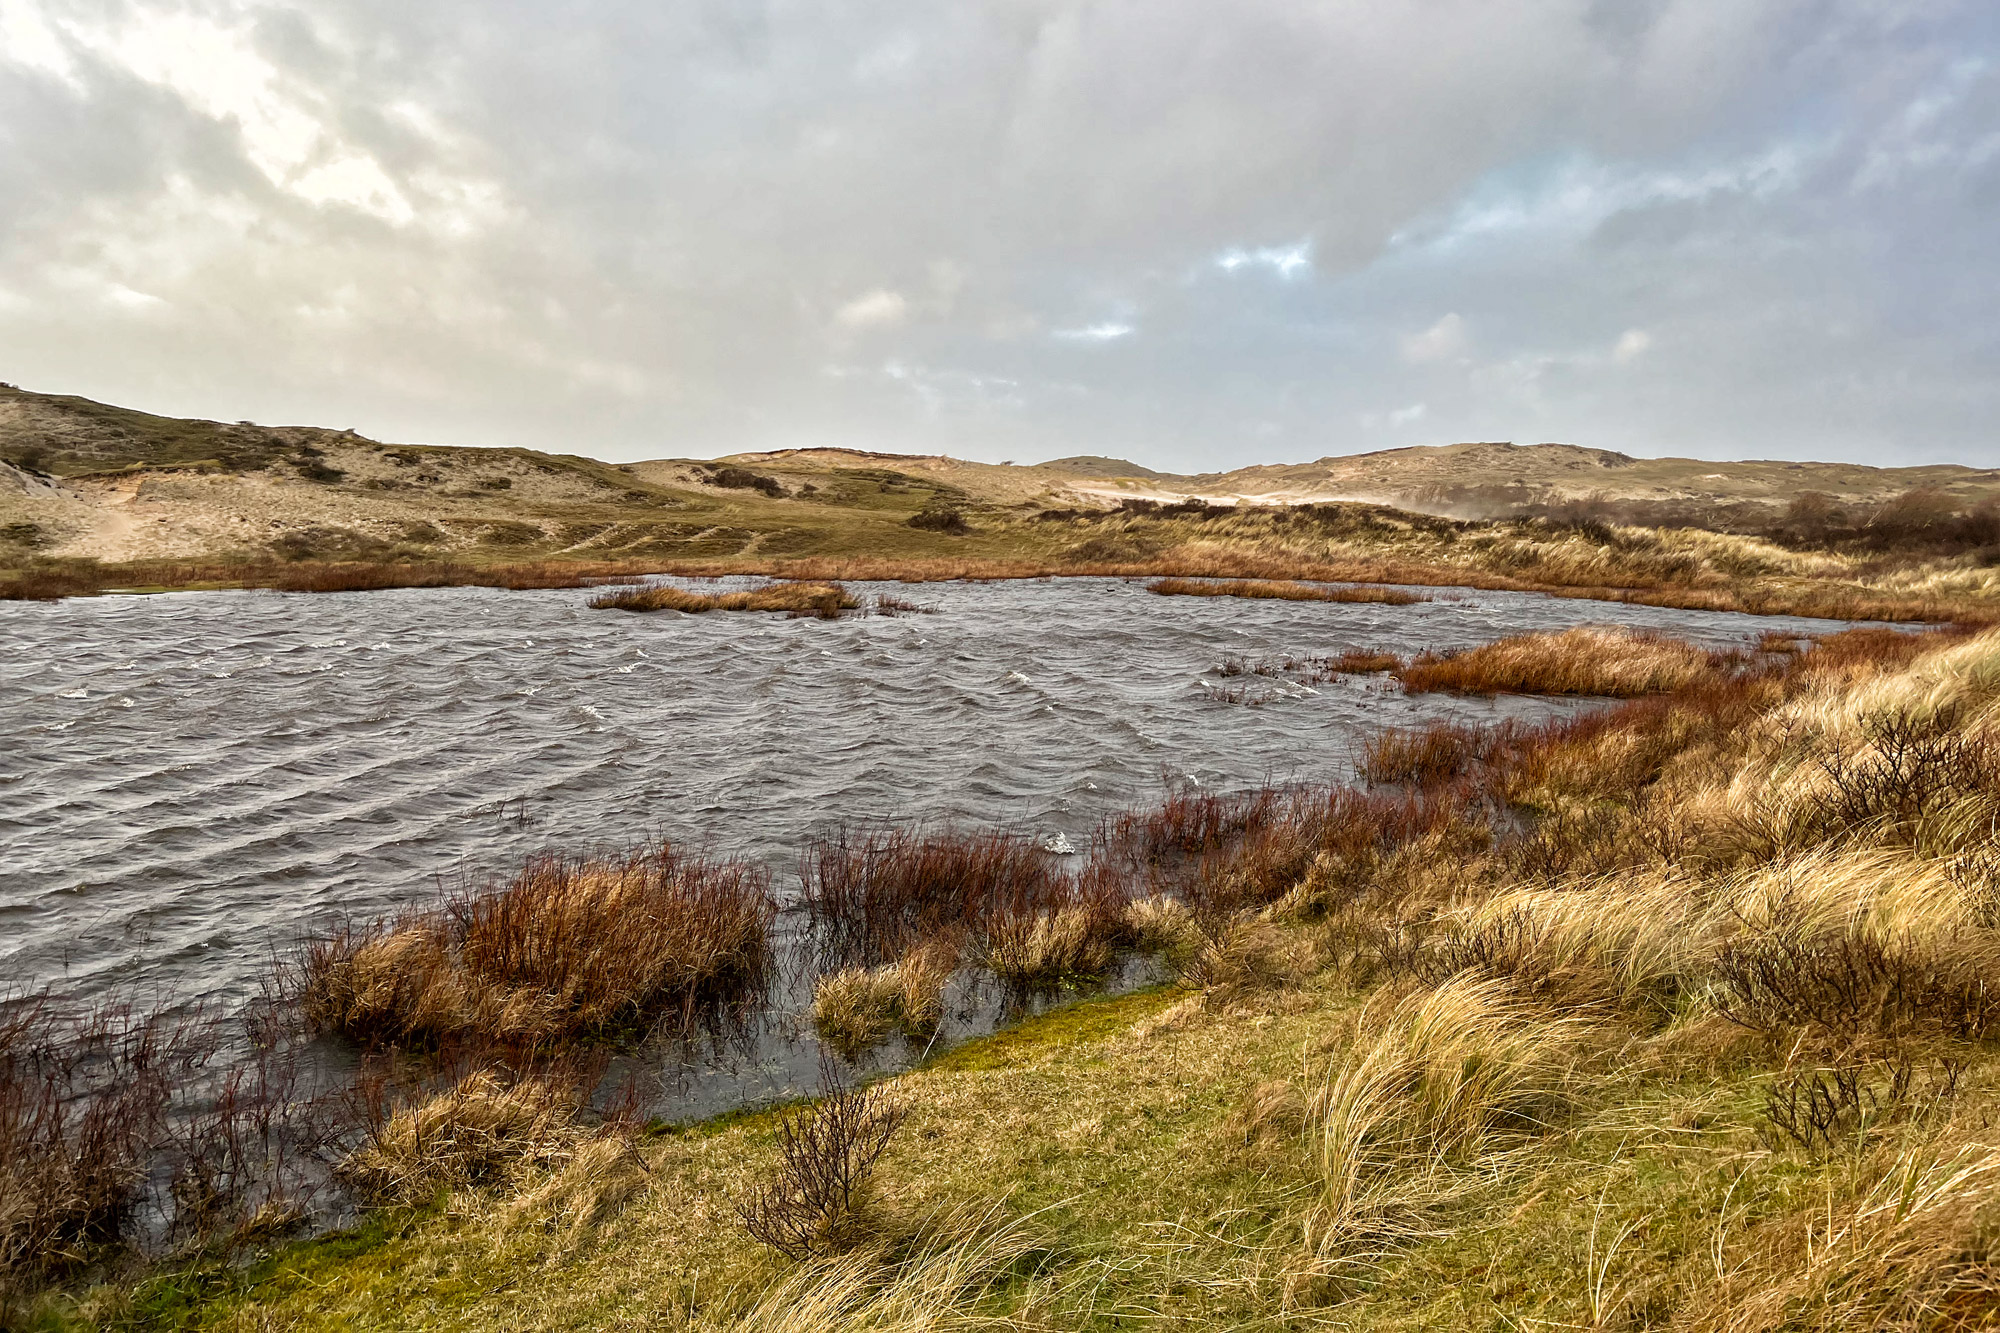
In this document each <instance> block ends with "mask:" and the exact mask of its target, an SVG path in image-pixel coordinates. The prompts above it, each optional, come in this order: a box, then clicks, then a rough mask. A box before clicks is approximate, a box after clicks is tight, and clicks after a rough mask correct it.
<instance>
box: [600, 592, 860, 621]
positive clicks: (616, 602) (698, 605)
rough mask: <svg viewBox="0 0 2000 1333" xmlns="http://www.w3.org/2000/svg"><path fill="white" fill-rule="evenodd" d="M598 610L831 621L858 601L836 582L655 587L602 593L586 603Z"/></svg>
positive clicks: (858, 601)
mask: <svg viewBox="0 0 2000 1333" xmlns="http://www.w3.org/2000/svg"><path fill="white" fill-rule="evenodd" d="M590 604H591V606H592V607H594V608H596V609H597V610H600V611H685V612H687V613H688V614H689V615H699V614H701V613H702V612H704V611H782V612H784V613H785V614H787V615H789V616H792V617H795V618H797V617H804V616H812V617H816V618H817V619H820V620H832V619H835V618H836V617H838V616H839V615H840V613H841V612H843V611H854V610H858V609H860V606H861V602H860V600H859V599H858V598H856V597H855V596H854V594H852V593H850V592H849V591H847V589H846V588H844V587H842V586H841V585H840V584H838V583H774V584H772V585H771V586H770V587H768V588H756V589H752V590H750V591H748V592H689V591H688V590H686V589H684V588H675V587H670V586H667V585H664V584H662V585H657V586H653V587H646V588H629V589H623V590H621V591H618V592H610V593H605V594H604V595H603V596H601V597H593V598H591V600H590Z"/></svg>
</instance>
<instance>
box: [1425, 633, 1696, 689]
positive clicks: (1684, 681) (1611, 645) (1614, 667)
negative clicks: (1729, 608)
mask: <svg viewBox="0 0 2000 1333" xmlns="http://www.w3.org/2000/svg"><path fill="white" fill-rule="evenodd" d="M1713 669H1714V667H1713V666H1712V664H1711V656H1710V654H1709V653H1707V652H1705V651H1703V650H1702V649H1700V648H1696V647H1694V646H1693V645H1692V644H1687V643H1682V642H1681V641H1679V640H1677V639H1668V638H1664V637H1662V636H1660V635H1655V634H1635V633H1631V632H1629V631H1625V630H1616V629H1591V628H1584V629H1573V630H1565V631H1564V632H1562V633H1560V634H1523V635H1518V636H1516V637H1514V638H1508V639H1501V640H1498V641H1497V642H1494V643H1489V644H1484V645H1482V646H1480V647H1478V648H1472V649H1468V650H1467V651H1465V652H1462V653H1454V654H1452V655H1450V656H1447V657H1430V656H1425V657H1420V658H1418V659H1417V660H1416V661H1414V662H1412V663H1410V664H1409V665H1408V666H1406V667H1404V668H1402V669H1401V670H1399V671H1398V672H1397V673H1396V679H1397V680H1399V681H1401V682H1402V685H1403V688H1404V689H1406V690H1408V691H1410V692H1411V693H1412V694H1416V693H1421V692H1424V691H1429V690H1453V691H1457V692H1459V693H1463V694H1501V693H1507V694H1589V695H1597V696H1601V697H1603V698H1610V699H1629V698H1633V697H1636V696H1638V695H1642V694H1664V693H1668V692H1670V691H1673V690H1679V689H1685V688H1686V687H1688V686H1689V685H1692V684H1694V683H1695V682H1696V681H1698V680H1700V679H1701V678H1702V677H1703V676H1704V675H1706V674H1707V673H1709V672H1710V671H1712V670H1713Z"/></svg>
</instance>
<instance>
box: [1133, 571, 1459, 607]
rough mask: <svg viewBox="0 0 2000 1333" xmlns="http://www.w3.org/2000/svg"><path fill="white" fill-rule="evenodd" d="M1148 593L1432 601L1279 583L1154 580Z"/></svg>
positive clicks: (1384, 591)
mask: <svg viewBox="0 0 2000 1333" xmlns="http://www.w3.org/2000/svg"><path fill="white" fill-rule="evenodd" d="M1146 591H1147V592H1152V593H1158V594H1160V595H1161V596H1162V597H1250V598H1262V599H1267V600H1275V601H1284V602H1378V603H1381V604H1382V605H1384V606H1411V605H1414V604H1415V603H1417V602H1428V601H1429V600H1430V598H1428V597H1423V596H1420V595H1418V594H1416V593H1412V592H1404V591H1403V590H1402V589H1400V588H1329V587H1326V586H1324V585H1321V584H1314V583H1299V582H1297V581H1295V580H1289V579H1287V580H1275V579H1177V578H1168V579H1154V580H1153V581H1152V582H1151V583H1148V584H1147V585H1146Z"/></svg>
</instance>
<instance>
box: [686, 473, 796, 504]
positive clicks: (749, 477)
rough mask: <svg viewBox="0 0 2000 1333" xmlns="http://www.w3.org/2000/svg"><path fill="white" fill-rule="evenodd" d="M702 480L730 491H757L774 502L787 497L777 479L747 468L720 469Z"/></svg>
mask: <svg viewBox="0 0 2000 1333" xmlns="http://www.w3.org/2000/svg"><path fill="white" fill-rule="evenodd" d="M702 480H703V481H705V482H707V483H708V484H709V485H710V486H721V487H723V488H725V489H728V490H739V491H757V492H759V493H761V494H764V495H768V496H770V497H771V498H772V499H774V500H782V499H783V498H784V496H785V488H784V486H783V485H782V484H781V483H780V482H779V481H778V479H777V478H776V477H766V476H764V475H763V474H761V473H757V472H752V471H751V470H750V469H749V468H745V467H720V468H717V469H715V470H714V471H713V472H710V473H709V474H708V475H707V476H706V477H704V478H702Z"/></svg>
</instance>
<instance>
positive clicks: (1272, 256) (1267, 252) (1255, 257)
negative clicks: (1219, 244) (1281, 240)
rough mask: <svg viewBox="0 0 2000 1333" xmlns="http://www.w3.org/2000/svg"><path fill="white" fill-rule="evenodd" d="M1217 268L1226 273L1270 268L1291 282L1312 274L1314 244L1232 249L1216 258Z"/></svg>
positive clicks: (1303, 242)
mask: <svg viewBox="0 0 2000 1333" xmlns="http://www.w3.org/2000/svg"><path fill="white" fill-rule="evenodd" d="M1215 266H1216V267H1217V268H1219V269H1221V270H1222V271H1223V272H1224V273H1235V272H1237V271H1239V270H1242V269H1248V268H1268V269H1270V270H1271V271H1272V272H1273V273H1275V274H1277V275H1278V276H1279V277H1280V278H1283V279H1284V280H1285V281H1287V282H1290V281H1291V280H1292V279H1294V278H1303V277H1307V276H1309V275H1310V274H1311V273H1312V242H1310V241H1300V242H1299V243H1298V244H1297V245H1284V246H1276V245H1268V246H1264V247H1262V248H1261V249H1257V250H1243V249H1238V248H1231V249H1228V250H1224V251H1223V252H1222V253H1221V254H1219V255H1217V256H1216V257H1215Z"/></svg>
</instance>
